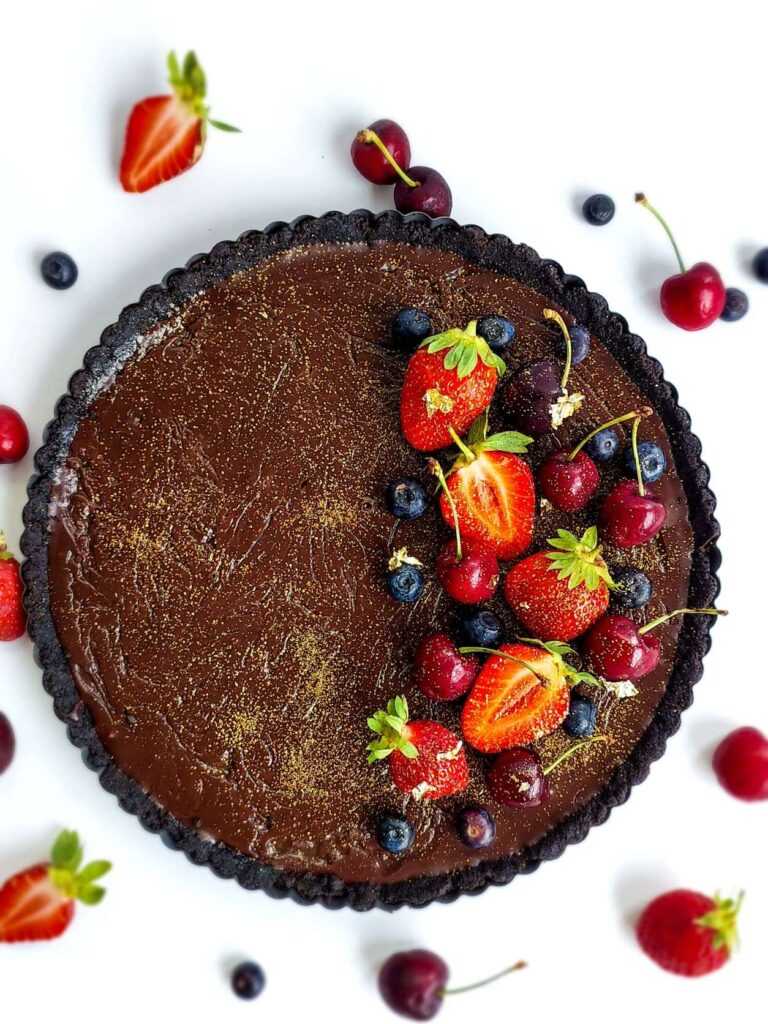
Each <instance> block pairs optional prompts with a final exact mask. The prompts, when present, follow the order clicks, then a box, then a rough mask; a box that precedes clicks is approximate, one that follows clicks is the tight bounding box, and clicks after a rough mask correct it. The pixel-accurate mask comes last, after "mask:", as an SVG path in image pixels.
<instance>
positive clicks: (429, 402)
mask: <svg viewBox="0 0 768 1024" xmlns="http://www.w3.org/2000/svg"><path fill="white" fill-rule="evenodd" d="M506 368H507V366H506V363H505V362H504V360H503V359H501V358H500V357H499V356H497V355H496V354H495V353H494V352H492V351H491V349H490V347H489V345H488V342H487V341H485V339H484V338H481V337H480V336H479V335H478V334H477V321H476V320H472V321H471V322H470V323H469V324H468V325H467V327H466V328H465V329H464V330H461V328H458V327H453V328H451V329H450V330H448V331H444V332H443V333H442V334H435V335H433V336H432V337H431V338H426V339H425V340H424V341H423V342H422V343H421V345H420V346H419V348H418V349H417V350H416V352H414V354H413V355H412V356H411V358H410V361H409V363H408V368H407V370H406V371H405V381H404V382H403V390H402V393H401V395H400V426H401V428H402V431H403V435H404V437H405V439H406V441H407V442H408V444H410V445H412V446H413V447H414V448H416V449H418V450H419V451H422V452H431V451H436V450H437V449H438V448H445V447H446V446H447V445H449V444H450V443H451V430H450V428H451V427H452V428H453V430H454V431H457V432H458V433H459V434H462V433H464V431H465V430H466V429H467V427H468V426H469V425H470V423H471V422H472V421H473V420H474V419H475V418H476V417H477V416H478V414H479V413H481V412H482V411H483V409H486V408H487V407H488V406H489V405H490V404H491V399H492V398H493V393H494V391H495V390H496V385H497V383H498V381H499V377H501V376H502V374H503V373H504V372H505V370H506Z"/></svg>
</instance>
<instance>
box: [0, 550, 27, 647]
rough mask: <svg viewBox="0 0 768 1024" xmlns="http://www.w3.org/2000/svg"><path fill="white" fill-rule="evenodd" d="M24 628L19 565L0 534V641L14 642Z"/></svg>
mask: <svg viewBox="0 0 768 1024" xmlns="http://www.w3.org/2000/svg"><path fill="white" fill-rule="evenodd" d="M26 628H27V619H26V615H25V614H24V605H23V603H22V585H21V575H20V573H19V563H18V562H17V561H16V559H15V558H14V557H13V555H12V554H11V553H10V551H8V549H7V548H6V546H5V534H4V533H1V532H0V640H16V639H17V638H18V637H20V636H21V635H22V633H23V632H24V630H25V629H26Z"/></svg>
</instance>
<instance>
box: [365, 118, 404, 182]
mask: <svg viewBox="0 0 768 1024" xmlns="http://www.w3.org/2000/svg"><path fill="white" fill-rule="evenodd" d="M350 154H351V156H352V163H353V164H354V165H355V167H356V168H357V170H358V171H359V172H360V173H361V174H362V176H363V177H364V178H367V179H368V181H370V182H373V184H374V185H394V183H395V182H396V181H397V180H398V172H397V168H398V167H407V166H408V164H409V163H410V162H411V144H410V143H409V141H408V136H407V135H406V134H405V132H404V131H403V129H402V128H401V127H400V125H399V124H398V123H397V122H396V121H392V120H390V119H389V118H387V117H384V118H381V119H380V120H378V121H374V122H373V124H369V125H368V127H367V128H363V129H362V131H359V132H358V133H357V135H355V137H354V139H353V140H352V145H351V147H350ZM393 161H394V165H393Z"/></svg>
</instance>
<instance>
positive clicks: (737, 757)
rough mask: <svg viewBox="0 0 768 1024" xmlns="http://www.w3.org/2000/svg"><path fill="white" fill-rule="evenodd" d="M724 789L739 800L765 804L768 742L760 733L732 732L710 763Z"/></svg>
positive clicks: (748, 730)
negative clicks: (763, 801)
mask: <svg viewBox="0 0 768 1024" xmlns="http://www.w3.org/2000/svg"><path fill="white" fill-rule="evenodd" d="M712 765H713V767H714V769H715V774H716V775H717V778H718V781H719V782H720V785H721V786H722V787H723V789H726V790H727V791H728V792H729V793H730V794H731V796H735V797H738V799H739V800H768V739H767V738H766V737H765V736H764V735H763V733H761V732H760V730H759V729H753V728H752V727H751V726H744V727H743V728H741V729H735V730H734V731H733V732H732V733H729V734H728V736H726V737H725V739H724V740H723V741H722V742H721V743H720V745H719V746H718V748H717V750H716V751H715V755H714V757H713V759H712Z"/></svg>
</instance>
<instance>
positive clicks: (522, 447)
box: [448, 409, 533, 473]
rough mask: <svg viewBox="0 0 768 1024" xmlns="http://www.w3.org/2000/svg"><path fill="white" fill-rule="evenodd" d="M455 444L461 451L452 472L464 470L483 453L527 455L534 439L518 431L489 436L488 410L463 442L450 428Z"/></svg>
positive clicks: (474, 423)
mask: <svg viewBox="0 0 768 1024" xmlns="http://www.w3.org/2000/svg"><path fill="white" fill-rule="evenodd" d="M448 433H449V434H450V435H451V438H452V439H453V443H454V444H455V445H456V447H457V448H458V449H459V455H458V456H457V457H456V459H455V461H454V463H453V465H452V466H451V469H450V472H451V473H453V472H455V471H456V470H457V469H463V468H464V466H468V465H470V463H472V462H474V461H475V459H476V458H477V457H478V455H480V454H481V452H507V453H508V454H510V455H525V453H526V452H527V451H528V446H529V445H531V444H533V438H532V437H529V436H528V435H527V434H521V433H519V432H518V431H517V430H501V431H499V432H498V433H496V434H491V436H490V437H489V436H488V410H487V409H486V410H485V411H484V412H481V413H480V415H479V416H478V417H477V419H475V420H473V421H472V423H471V424H470V427H469V430H468V431H467V436H466V437H465V438H464V440H462V439H461V438H460V437H459V435H458V433H457V432H456V431H455V430H454V429H453V427H451V426H449V427H448Z"/></svg>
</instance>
